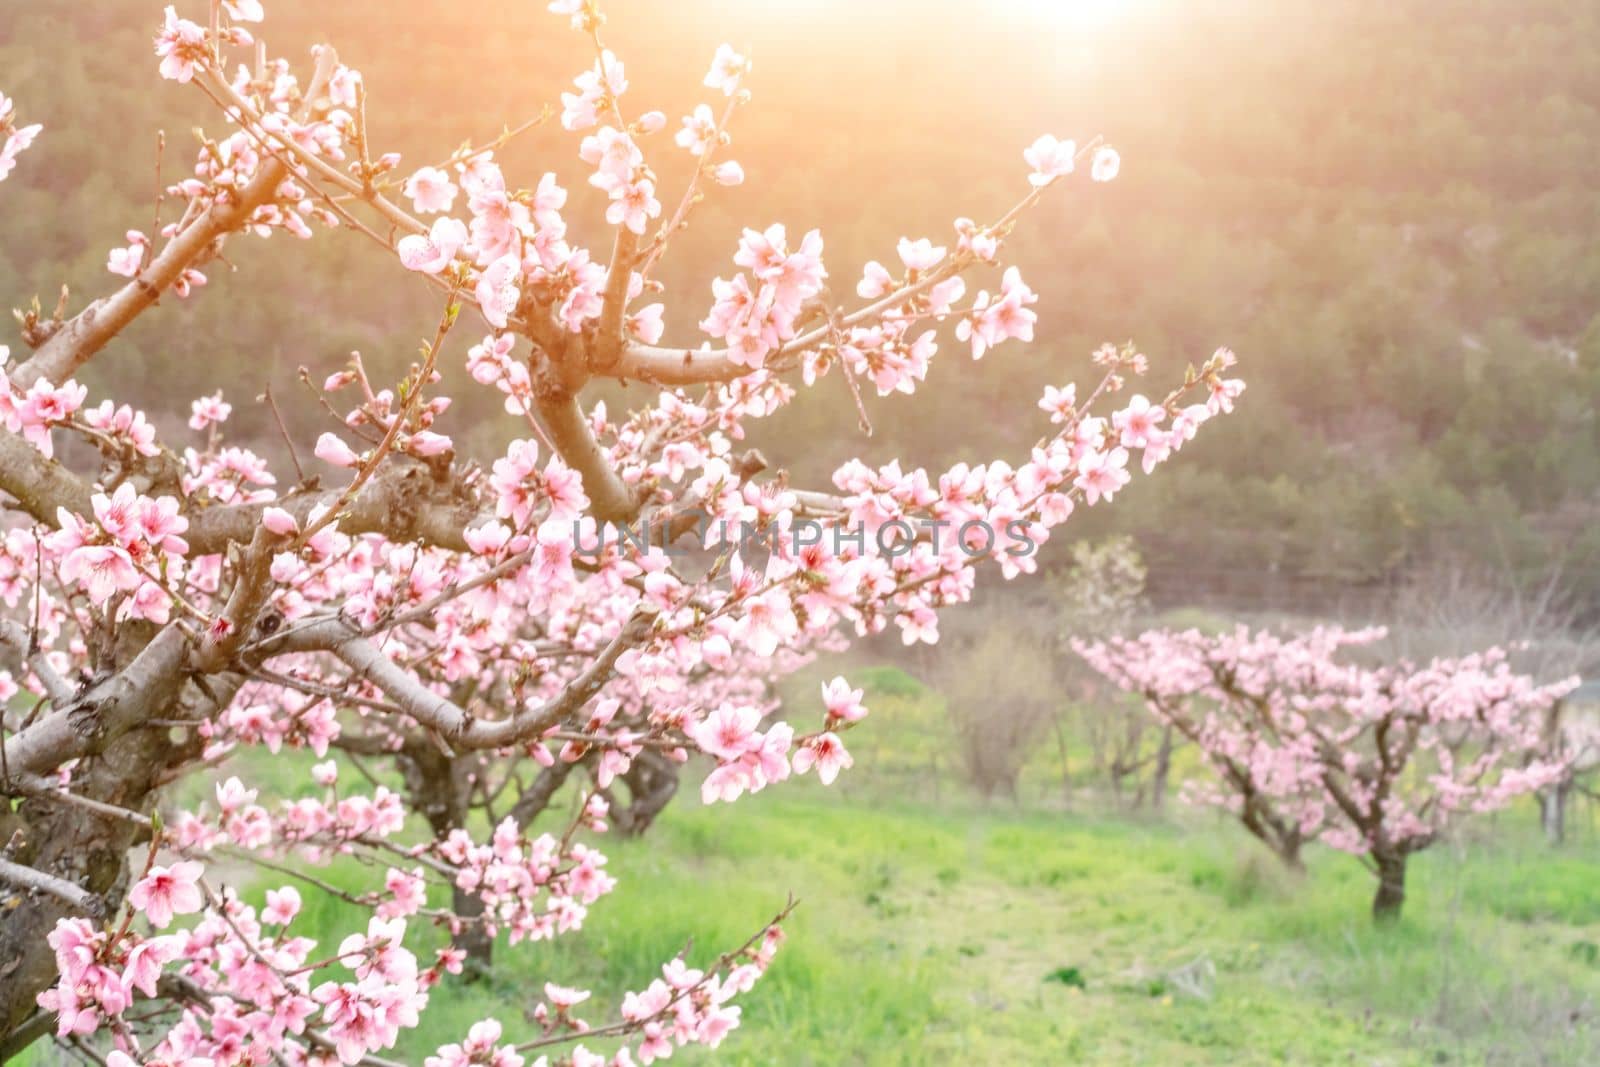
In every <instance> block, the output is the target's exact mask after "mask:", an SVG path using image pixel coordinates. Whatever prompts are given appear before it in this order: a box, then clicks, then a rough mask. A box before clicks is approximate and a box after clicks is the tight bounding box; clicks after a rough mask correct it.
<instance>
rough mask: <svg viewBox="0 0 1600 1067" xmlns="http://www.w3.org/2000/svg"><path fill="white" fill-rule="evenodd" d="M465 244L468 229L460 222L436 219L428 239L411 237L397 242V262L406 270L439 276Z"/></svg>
mask: <svg viewBox="0 0 1600 1067" xmlns="http://www.w3.org/2000/svg"><path fill="white" fill-rule="evenodd" d="M466 243H467V227H466V224H465V223H463V222H462V221H461V220H460V219H452V218H442V219H435V220H434V221H433V226H432V227H431V228H430V229H429V230H428V234H427V236H423V235H422V234H420V233H412V234H407V235H406V236H404V237H402V238H400V244H399V246H398V248H399V252H400V262H401V264H402V265H403V266H404V267H405V268H406V270H417V271H421V272H422V273H424V274H438V273H439V272H440V271H442V270H444V269H445V268H446V267H448V266H449V265H450V263H451V261H452V260H454V259H455V258H456V253H457V252H459V251H460V250H461V246H462V245H464V244H466Z"/></svg>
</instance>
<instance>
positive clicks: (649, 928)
mask: <svg viewBox="0 0 1600 1067" xmlns="http://www.w3.org/2000/svg"><path fill="white" fill-rule="evenodd" d="M789 793H790V795H788V796H778V795H767V796H758V797H754V798H750V799H748V800H746V801H743V802H741V803H740V804H739V805H737V806H736V807H735V808H734V809H732V810H723V809H718V808H705V807H702V806H700V805H699V804H698V803H697V802H694V801H693V799H692V798H688V797H685V798H682V802H680V803H677V804H675V805H674V806H673V807H672V808H670V809H669V811H668V812H667V814H666V815H664V816H663V818H662V821H661V822H660V823H659V824H658V826H657V827H656V828H655V829H654V830H653V831H652V834H651V836H650V837H648V838H645V839H637V840H631V841H610V842H608V843H607V844H608V853H609V855H610V856H611V866H612V870H613V873H614V874H616V875H617V876H618V877H619V878H621V880H622V883H623V884H622V886H621V887H619V891H618V892H617V893H616V894H615V895H613V896H612V897H611V898H609V899H606V900H604V901H602V902H601V903H600V904H599V905H597V906H596V907H595V909H594V910H593V912H592V915H591V919H590V922H589V924H588V925H587V926H586V928H585V930H584V932H583V933H582V934H581V935H579V936H577V937H574V938H570V939H562V940H560V941H558V942H556V943H554V944H552V945H548V946H521V947H519V948H517V949H512V950H509V951H508V950H504V949H502V950H501V952H500V955H499V957H498V960H497V965H496V973H495V975H494V976H493V977H492V978H491V979H489V980H488V984H487V986H485V985H482V984H477V985H465V986H455V987H452V988H447V989H446V990H444V991H442V992H440V993H437V994H435V996H436V1003H435V1005H434V1011H432V1012H431V1013H430V1014H429V1015H428V1016H427V1017H426V1023H425V1026H424V1028H423V1030H421V1031H418V1032H417V1033H416V1034H415V1036H414V1037H413V1038H412V1040H411V1041H410V1042H408V1045H409V1046H410V1050H411V1051H414V1052H416V1053H418V1054H421V1053H424V1052H425V1051H431V1049H432V1048H434V1047H436V1046H437V1044H439V1043H441V1042H444V1041H447V1040H451V1039H453V1037H454V1036H455V1030H454V1029H453V1028H455V1027H459V1028H460V1029H461V1030H464V1029H465V1028H466V1027H467V1026H468V1025H470V1023H471V1022H473V1021H474V1020H475V1019H477V1018H479V1017H481V1015H482V1013H483V1012H484V1011H485V1005H486V1004H492V1005H495V1007H494V1008H492V1009H490V1010H492V1011H493V1012H494V1013H495V1014H497V1015H498V1016H499V1017H500V1018H501V1019H502V1021H504V1022H506V1023H507V1025H508V1027H510V1026H512V1025H514V1024H513V1020H515V1019H517V1018H518V1017H519V1016H520V1015H521V1013H522V1011H523V1010H524V1008H525V1007H531V1005H532V1004H533V1002H534V1001H536V1000H537V999H539V997H540V995H541V994H540V992H539V990H540V989H541V987H542V984H543V982H544V980H545V979H546V977H547V976H549V975H554V974H559V975H562V976H565V977H566V978H567V979H569V980H573V981H583V982H586V983H590V984H591V987H592V988H593V989H594V990H595V992H596V997H598V998H601V999H603V1000H607V1001H611V1002H613V1003H614V1002H615V1000H616V999H617V998H620V995H621V993H622V991H623V989H622V986H621V984H620V983H623V982H625V981H627V980H630V979H636V978H637V977H638V976H639V975H641V974H646V973H648V972H649V971H651V970H652V969H653V967H655V966H656V965H658V964H659V963H660V962H661V961H663V960H665V959H667V958H669V957H670V956H672V955H673V954H674V953H676V952H677V951H679V950H681V949H683V948H684V947H685V946H686V945H687V946H689V947H690V957H691V959H692V960H699V961H703V960H705V959H707V958H710V957H711V956H714V955H715V954H716V952H717V951H719V950H720V947H721V946H725V945H732V944H737V943H738V942H740V941H742V940H743V939H744V938H745V937H746V936H748V935H749V933H750V932H752V931H753V930H756V929H758V928H759V927H760V926H761V924H762V923H763V922H765V921H766V919H767V918H769V917H770V916H771V914H772V913H774V912H775V911H776V910H777V909H778V908H779V907H781V906H782V904H783V902H784V900H785V898H786V896H787V895H788V894H789V893H791V892H792V893H794V894H795V895H796V896H797V897H798V898H799V899H800V907H799V908H798V910H797V911H796V913H795V915H794V917H793V919H792V920H791V922H790V924H789V927H788V933H789V940H788V943H787V944H786V945H785V946H784V948H783V950H782V952H781V953H780V956H779V962H778V963H777V964H776V965H775V966H774V968H773V969H772V971H771V972H770V974H769V975H768V976H767V978H766V979H764V980H763V982H762V983H761V984H760V985H759V986H758V987H757V989H756V990H755V991H754V992H753V993H752V994H751V995H749V996H748V997H747V998H745V1000H744V1001H743V1003H744V1005H745V1008H744V1025H743V1026H742V1027H741V1028H740V1029H739V1030H737V1031H735V1033H734V1034H733V1035H732V1036H731V1037H730V1038H729V1039H728V1040H727V1042H726V1043H725V1044H724V1046H723V1047H722V1049H721V1050H719V1054H720V1057H721V1060H722V1062H731V1063H736V1064H795V1065H803V1064H874V1065H877V1064H882V1065H890V1064H924V1063H938V1062H946V1063H975V1064H1000V1063H1012V1062H1025V1063H1067V1062H1078V1063H1091V1064H1273V1063H1295V1064H1325V1063H1326V1064H1334V1063H1360V1064H1386V1065H1393V1067H1398V1065H1402V1064H1442V1063H1450V1064H1572V1065H1575V1067H1576V1065H1581V1064H1592V1063H1594V1062H1595V1057H1596V1053H1597V1050H1600V1030H1597V1020H1596V1018H1595V1012H1596V1007H1597V998H1600V893H1596V892H1595V885H1596V879H1597V877H1600V845H1597V844H1596V842H1595V841H1594V839H1593V838H1589V839H1587V840H1583V841H1580V842H1578V843H1576V844H1573V845H1570V846H1568V847H1567V849H1566V850H1565V851H1564V852H1563V853H1562V854H1561V855H1559V856H1551V855H1549V854H1548V853H1547V849H1546V846H1544V845H1543V844H1542V843H1541V842H1538V841H1536V840H1535V839H1534V834H1533V829H1532V827H1531V826H1524V825H1522V824H1521V822H1520V820H1505V821H1504V822H1503V823H1502V825H1501V826H1498V827H1495V828H1493V830H1492V831H1491V832H1490V833H1488V834H1487V835H1485V836H1484V837H1483V838H1482V839H1480V840H1474V841H1471V842H1466V841H1462V842H1457V843H1456V844H1454V845H1453V846H1451V847H1441V848H1438V849H1435V850H1433V851H1431V852H1428V853H1426V854H1424V855H1423V856H1422V857H1421V858H1420V859H1419V861H1418V863H1417V869H1416V871H1415V874H1414V877H1413V888H1412V897H1411V900H1410V901H1409V903H1408V910H1407V914H1406V916H1405V918H1404V919H1402V920H1401V922H1400V923H1399V924H1398V925H1397V926H1394V927H1391V928H1387V929H1379V928H1376V927H1374V926H1373V924H1372V922H1371V920H1370V919H1369V918H1368V916H1367V913H1366V907H1367V901H1368V898H1369V896H1370V892H1371V887H1370V884H1369V883H1370V879H1369V877H1368V876H1367V875H1366V873H1365V872H1364V871H1362V870H1361V869H1360V868H1359V867H1358V866H1357V865H1356V864H1355V863H1354V862H1353V861H1351V860H1349V859H1348V858H1347V857H1343V856H1339V855H1336V854H1332V853H1327V852H1317V853H1315V854H1313V855H1312V857H1311V861H1310V872H1309V876H1308V877H1307V878H1306V879H1305V880H1304V881H1303V882H1298V883H1297V882H1294V881H1291V880H1288V879H1286V878H1285V877H1284V876H1283V875H1281V874H1280V873H1279V872H1278V871H1277V870H1276V868H1275V867H1274V866H1272V865H1271V860H1270V857H1268V856H1266V855H1265V854H1264V853H1262V852H1258V850H1259V846H1258V845H1256V844H1255V843H1254V842H1252V841H1249V840H1248V839H1246V838H1245V837H1243V835H1242V834H1239V833H1237V832H1235V831H1234V830H1233V828H1232V827H1231V826H1228V825H1224V824H1218V823H1214V822H1212V821H1210V820H1197V821H1192V822H1191V821H1188V820H1174V821H1170V822H1169V821H1161V822H1157V821H1151V820H1142V819H1132V818H1119V817H1116V816H1113V815H1098V816H1087V815H1080V814H1071V813H1062V812H1051V811H1016V810H1002V809H990V810H985V809H983V808H980V807H977V806H973V805H969V804H964V803H951V804H950V805H948V806H945V807H942V808H940V809H932V808H930V807H928V806H926V805H911V804H905V803H896V802H894V801H892V800H880V801H878V802H875V803H870V804H862V803H859V802H850V801H841V800H839V799H836V798H832V797H829V796H826V795H825V794H824V793H823V791H822V790H820V789H811V788H802V789H798V790H793V789H791V790H789ZM795 794H798V795H795ZM708 887H715V889H710V888H708ZM623 890H626V891H623ZM308 899H311V898H309V897H308ZM315 899H316V900H317V902H318V904H319V905H327V901H328V898H325V897H320V896H319V897H317V898H315ZM336 910H337V909H335V908H333V907H331V906H325V907H324V910H322V911H320V912H315V913H310V914H308V915H307V916H306V917H305V920H310V922H311V924H312V928H311V929H310V930H308V932H311V933H313V934H317V935H322V934H329V935H331V934H332V933H333V932H334V931H336V930H339V929H341V926H340V922H341V921H343V922H346V923H347V922H348V921H349V920H348V917H342V918H341V917H340V916H337V915H336V914H335V912H336ZM305 920H302V921H305ZM596 1016H597V1017H599V1013H596ZM679 1056H680V1057H687V1058H689V1059H691V1060H694V1061H698V1060H701V1059H709V1057H707V1056H706V1055H705V1054H704V1053H703V1052H702V1051H701V1050H695V1049H688V1050H683V1051H681V1052H680V1053H679Z"/></svg>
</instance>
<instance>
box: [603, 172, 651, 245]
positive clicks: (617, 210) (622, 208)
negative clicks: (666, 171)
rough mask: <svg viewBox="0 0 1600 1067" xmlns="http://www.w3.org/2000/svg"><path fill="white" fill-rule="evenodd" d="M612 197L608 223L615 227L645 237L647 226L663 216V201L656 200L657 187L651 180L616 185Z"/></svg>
mask: <svg viewBox="0 0 1600 1067" xmlns="http://www.w3.org/2000/svg"><path fill="white" fill-rule="evenodd" d="M611 196H612V200H611V204H610V206H609V207H607V208H606V221H607V222H609V223H611V225H613V226H626V227H627V228H628V229H630V230H632V231H633V232H634V233H636V234H640V235H643V234H644V228H645V224H646V223H648V222H649V220H651V219H653V218H655V217H656V216H657V215H660V214H661V201H659V200H657V199H656V186H655V183H654V182H652V181H651V180H650V179H649V178H641V179H639V180H638V181H636V182H627V183H623V184H620V185H616V186H614V187H613V188H612V190H611Z"/></svg>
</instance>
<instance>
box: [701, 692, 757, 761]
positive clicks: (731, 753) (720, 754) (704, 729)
mask: <svg viewBox="0 0 1600 1067" xmlns="http://www.w3.org/2000/svg"><path fill="white" fill-rule="evenodd" d="M760 722H761V712H760V711H759V710H757V709H755V708H751V707H733V706H731V705H728V704H724V705H723V706H722V707H720V708H718V709H717V710H715V711H713V712H712V713H711V714H710V715H707V716H706V717H705V718H704V719H702V720H701V721H700V722H698V723H696V724H695V725H694V726H693V727H691V728H690V731H689V736H690V738H691V739H692V740H693V741H694V743H695V744H697V745H699V746H700V750H701V751H702V752H705V753H707V754H709V755H712V756H716V757H717V758H718V759H722V760H735V759H738V758H739V757H740V756H743V755H744V754H745V753H747V752H751V751H753V750H755V749H756V748H758V747H760V744H761V739H760V737H759V735H757V734H756V727H757V726H758V725H759V724H760Z"/></svg>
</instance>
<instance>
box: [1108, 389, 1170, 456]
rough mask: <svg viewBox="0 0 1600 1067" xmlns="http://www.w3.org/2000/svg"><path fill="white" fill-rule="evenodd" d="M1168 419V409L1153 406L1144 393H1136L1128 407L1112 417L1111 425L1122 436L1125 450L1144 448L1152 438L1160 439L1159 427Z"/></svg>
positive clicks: (1129, 401)
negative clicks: (1163, 420)
mask: <svg viewBox="0 0 1600 1067" xmlns="http://www.w3.org/2000/svg"><path fill="white" fill-rule="evenodd" d="M1166 417H1167V412H1166V409H1164V408H1162V407H1160V406H1159V405H1155V406H1152V405H1151V403H1150V401H1149V400H1148V399H1147V398H1146V397H1145V396H1144V394H1142V393H1135V394H1134V395H1133V396H1132V397H1131V398H1130V399H1129V400H1128V406H1127V407H1126V408H1123V409H1122V410H1121V411H1118V412H1115V413H1114V414H1113V415H1112V416H1111V425H1113V426H1115V427H1116V428H1117V430H1118V432H1119V433H1120V434H1121V435H1122V436H1121V441H1122V445H1123V447H1125V448H1144V447H1145V446H1146V445H1147V444H1149V443H1150V442H1151V440H1152V438H1157V437H1159V431H1158V430H1157V428H1156V427H1157V425H1158V424H1159V423H1160V422H1161V420H1162V419H1164V418H1166Z"/></svg>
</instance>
